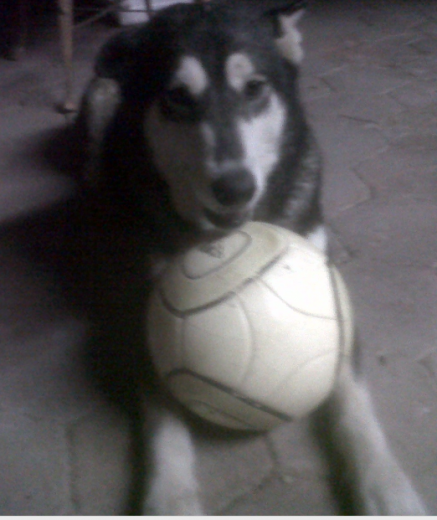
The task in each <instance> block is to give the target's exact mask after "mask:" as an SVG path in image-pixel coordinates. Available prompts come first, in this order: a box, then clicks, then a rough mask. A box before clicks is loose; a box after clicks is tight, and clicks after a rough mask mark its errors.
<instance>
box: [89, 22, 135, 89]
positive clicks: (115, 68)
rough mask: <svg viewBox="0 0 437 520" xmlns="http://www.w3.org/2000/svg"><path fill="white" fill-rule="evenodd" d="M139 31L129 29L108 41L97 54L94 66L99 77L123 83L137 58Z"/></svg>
mask: <svg viewBox="0 0 437 520" xmlns="http://www.w3.org/2000/svg"><path fill="white" fill-rule="evenodd" d="M138 33H139V30H138V28H133V29H132V28H131V29H127V30H124V31H122V32H120V33H118V34H117V35H115V36H113V37H112V38H110V39H109V40H108V41H107V42H106V44H105V45H104V46H103V47H102V49H101V50H100V53H99V55H98V56H97V60H96V63H95V67H94V70H95V73H96V75H97V76H98V77H100V78H110V79H114V80H116V81H118V82H119V83H122V81H123V79H124V78H125V77H126V74H127V72H128V70H129V69H130V67H132V65H133V64H134V62H135V59H136V52H137V48H138V40H139V37H138Z"/></svg>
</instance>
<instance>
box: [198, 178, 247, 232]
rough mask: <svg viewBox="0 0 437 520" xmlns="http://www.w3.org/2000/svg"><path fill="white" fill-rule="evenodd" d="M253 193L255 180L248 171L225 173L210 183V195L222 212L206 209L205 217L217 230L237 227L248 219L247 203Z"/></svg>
mask: <svg viewBox="0 0 437 520" xmlns="http://www.w3.org/2000/svg"><path fill="white" fill-rule="evenodd" d="M255 192H256V184H255V180H254V178H253V176H252V175H251V174H250V172H249V171H247V170H245V169H244V168H241V169H236V170H233V171H232V172H227V173H226V174H224V175H221V176H220V177H219V178H218V179H216V180H215V181H213V182H212V183H211V194H212V196H213V198H214V199H215V201H216V202H217V203H218V205H219V206H220V207H221V208H222V210H219V211H213V210H211V209H207V208H206V209H205V216H206V217H207V218H208V220H209V221H210V222H211V223H212V224H214V225H215V226H217V227H219V228H223V229H232V228H236V227H239V226H241V225H242V224H244V223H245V222H246V221H247V220H248V219H249V217H250V214H251V211H250V210H248V203H249V202H250V201H251V200H252V198H253V196H254V195H255Z"/></svg>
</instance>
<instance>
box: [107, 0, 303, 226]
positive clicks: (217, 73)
mask: <svg viewBox="0 0 437 520" xmlns="http://www.w3.org/2000/svg"><path fill="white" fill-rule="evenodd" d="M297 7H299V6H298V5H297V2H296V1H295V2H290V1H279V0H276V1H275V0H271V1H267V2H263V1H261V0H260V1H249V0H244V1H243V0H242V1H239V2H231V1H228V0H222V1H217V2H216V1H212V2H209V3H206V4H204V5H198V4H196V5H195V4H190V5H187V4H184V5H182V4H181V5H177V6H174V7H171V8H169V9H166V10H164V11H162V12H161V13H159V14H158V15H157V16H156V17H155V18H154V19H152V21H151V22H149V23H148V24H147V25H146V26H144V27H143V28H141V29H139V30H134V31H132V32H131V33H127V34H125V35H122V36H121V37H119V38H118V39H115V40H114V41H113V42H112V43H110V44H109V45H108V46H107V48H106V49H104V52H103V53H102V55H101V58H100V61H99V63H98V73H99V74H100V75H102V76H107V77H113V78H114V79H115V80H116V81H117V82H118V83H119V84H120V85H121V91H122V93H123V94H122V95H123V97H124V100H123V102H124V103H125V104H127V105H130V106H131V109H132V108H133V109H134V110H138V111H139V112H141V114H142V116H141V126H142V128H141V131H142V132H143V137H144V144H145V147H146V149H147V153H148V154H149V155H150V156H151V157H152V161H153V163H154V166H155V167H156V171H158V172H159V175H160V176H161V178H162V179H163V180H164V181H165V183H166V184H167V186H168V189H169V192H170V198H171V201H172V204H173V207H174V209H175V210H176V212H177V213H178V214H179V215H180V216H181V217H182V218H183V219H184V220H186V221H188V222H190V223H192V224H195V225H196V227H197V228H199V229H201V230H205V231H211V230H215V231H217V230H222V231H224V232H226V231H228V230H231V229H233V228H235V227H238V226H240V225H241V224H243V223H244V222H245V221H247V220H248V219H250V218H251V217H252V215H253V212H254V210H255V208H256V206H257V204H258V202H259V201H260V199H261V198H262V196H263V194H264V191H265V188H266V185H267V183H268V179H269V177H270V175H271V174H272V172H273V171H274V169H275V167H276V166H277V164H278V162H279V160H280V157H281V153H282V150H283V147H284V146H286V145H288V142H289V140H290V135H291V134H293V131H294V126H293V125H294V123H293V121H295V120H297V119H298V115H299V107H298V103H297V101H296V99H297V98H296V73H297V70H296V67H297V64H298V63H299V62H300V60H301V58H302V49H301V37H300V33H299V31H298V29H297V22H298V20H299V18H300V15H301V9H297Z"/></svg>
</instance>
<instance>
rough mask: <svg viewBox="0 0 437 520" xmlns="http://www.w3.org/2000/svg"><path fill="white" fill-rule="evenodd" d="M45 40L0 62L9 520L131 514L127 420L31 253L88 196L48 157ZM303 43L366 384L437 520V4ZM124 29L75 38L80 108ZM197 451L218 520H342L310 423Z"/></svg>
mask: <svg viewBox="0 0 437 520" xmlns="http://www.w3.org/2000/svg"><path fill="white" fill-rule="evenodd" d="M36 27H37V24H36V21H35V29H34V30H32V31H31V33H30V35H29V38H28V43H27V47H26V52H25V54H24V55H23V56H22V58H21V59H20V60H19V61H16V62H10V61H5V60H1V61H0V225H1V228H0V468H2V471H1V478H0V514H2V515H5V514H9V515H17V514H20V515H31V514H34V515H39V514H52V515H61V514H72V515H76V514H102V515H106V514H118V513H120V512H122V511H123V510H124V509H123V508H124V507H125V505H126V501H127V499H128V498H129V496H131V495H132V491H131V484H132V482H131V473H132V471H131V469H132V468H131V462H132V460H131V459H132V456H131V455H132V441H131V437H130V431H131V430H130V425H129V421H128V419H127V416H126V415H125V414H123V413H122V412H121V411H120V410H119V409H118V408H117V407H116V406H115V405H114V404H112V403H111V402H110V401H109V400H107V399H106V398H105V397H104V395H103V394H102V393H100V392H99V391H98V390H97V389H96V386H95V385H94V383H93V381H92V380H91V378H90V377H89V375H88V373H87V370H86V368H85V366H84V363H83V358H82V352H83V346H84V344H85V343H86V336H87V325H88V324H87V321H86V319H85V318H84V317H83V315H81V314H80V313H76V312H74V310H73V308H72V306H71V305H69V302H68V301H67V300H66V299H65V297H64V295H63V294H62V293H61V291H60V289H59V287H58V285H57V282H56V277H55V276H53V273H52V272H51V270H50V268H48V267H47V263H46V264H44V262H38V261H37V260H36V259H35V258H34V257H32V255H28V254H26V253H25V252H24V251H25V250H26V247H25V246H26V245H27V243H28V241H33V242H35V241H36V242H38V240H39V238H38V234H37V230H38V229H40V228H38V225H37V224H35V222H36V221H38V218H39V215H40V214H41V211H42V210H44V211H45V212H47V210H48V209H49V208H51V207H53V205H54V204H58V203H60V204H61V205H62V204H63V203H65V201H66V200H67V199H68V198H69V197H70V196H72V195H73V193H74V184H73V183H72V182H71V180H70V179H69V177H68V175H67V174H66V173H65V172H63V171H60V170H59V169H57V168H56V167H55V166H54V165H53V163H48V162H47V161H44V160H42V159H41V154H40V152H39V150H40V148H41V143H43V142H45V141H47V136H49V135H50V134H51V132H52V131H53V130H56V129H59V128H61V127H63V126H64V125H65V123H66V118H65V116H62V115H60V114H59V113H58V112H56V110H55V109H54V107H55V105H56V104H57V103H59V102H60V101H61V99H62V93H63V74H62V67H61V62H60V56H59V42H58V39H57V38H58V36H57V30H56V26H55V18H54V16H53V15H50V16H48V17H47V19H45V20H44V23H43V24H42V29H43V30H42V31H38V30H36ZM302 28H303V31H304V36H305V44H306V49H307V54H306V59H305V62H304V66H303V75H302V94H303V97H304V99H305V102H306V106H307V108H308V112H309V114H310V118H311V121H312V123H313V126H314V128H315V131H316V134H317V135H318V138H319V140H320V143H321V145H322V148H323V150H324V154H325V186H324V209H325V213H326V218H327V222H328V225H329V230H330V234H331V238H332V250H333V256H334V259H335V260H336V262H337V264H338V265H339V268H340V270H341V271H342V273H343V274H344V276H345V279H346V281H347V283H348V285H349V287H350V291H351V294H352V300H353V303H354V306H355V313H356V320H357V323H358V325H359V328H360V331H361V338H362V343H363V346H364V355H363V370H364V373H365V375H366V377H367V379H368V381H369V382H370V384H371V386H372V388H373V396H374V400H375V405H376V408H377V410H378V414H379V416H380V417H381V420H382V422H383V424H384V427H385V430H386V431H387V434H388V437H389V439H390V442H391V443H392V445H393V447H394V450H395V452H396V454H397V455H398V457H399V459H400V460H401V462H402V464H403V465H404V466H405V468H406V469H407V470H408V472H409V474H410V475H411V477H412V479H413V480H414V482H415V484H416V487H417V489H418V491H419V492H420V494H421V495H422V496H423V498H424V500H425V502H426V504H427V507H428V509H429V511H430V513H432V514H437V491H436V489H437V435H436V432H437V320H436V316H437V241H436V240H435V230H436V229H437V99H436V94H437V3H436V2H432V1H431V0H429V1H427V2H414V1H407V0H403V1H402V0H393V1H376V0H375V1H368V2H361V1H356V2H347V1H343V2H328V1H325V2H321V1H320V2H316V3H315V4H314V5H313V7H312V9H311V10H310V12H309V14H308V16H307V17H306V18H305V19H304V20H303V22H302ZM113 30H114V29H113V28H111V27H110V26H108V25H104V24H101V23H97V24H94V25H92V26H90V27H88V28H86V29H82V30H80V31H78V32H77V33H76V48H75V52H76V79H75V91H76V93H77V96H78V95H79V92H80V90H81V88H82V87H83V85H84V84H85V82H86V80H87V78H88V77H89V75H90V71H91V65H92V60H93V57H94V55H95V53H96V50H97V48H98V46H99V45H100V44H101V42H102V41H103V40H104V39H105V38H106V37H107V36H108V35H109V34H110V33H111V32H112V31H113ZM44 229H46V231H47V230H49V229H50V228H44ZM23 230H24V231H23ZM47 232H48V231H47ZM45 238H47V237H45ZM42 242H44V240H42ZM195 437H196V446H197V449H198V452H199V460H200V464H199V473H200V481H201V482H202V483H203V491H202V495H203V499H204V503H205V506H206V510H207V512H208V513H215V514H227V515H242V514H246V515H260V514H276V515H298V514H302V515H306V514H313V515H314V514H321V515H326V514H339V513H340V512H341V510H340V507H339V505H338V502H337V501H336V500H335V497H334V495H335V493H334V492H333V489H332V485H331V483H330V478H329V471H328V466H327V463H326V460H325V458H324V454H323V453H322V451H321V449H320V447H319V446H318V445H317V444H316V443H315V442H314V440H313V438H312V437H311V436H310V435H309V430H308V424H307V422H306V421H302V423H299V424H291V425H286V426H282V427H280V428H278V429H277V430H275V431H273V432H271V433H270V434H268V435H266V436H255V437H250V438H241V437H232V438H226V437H224V436H220V435H215V434H211V433H207V432H203V431H202V429H199V430H196V433H195Z"/></svg>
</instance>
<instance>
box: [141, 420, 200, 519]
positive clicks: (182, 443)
mask: <svg viewBox="0 0 437 520" xmlns="http://www.w3.org/2000/svg"><path fill="white" fill-rule="evenodd" d="M162 414H163V416H162V417H160V418H159V421H160V423H159V426H158V428H157V430H156V431H155V432H154V434H153V436H152V453H153V454H154V457H155V461H154V463H155V470H154V474H153V476H152V480H151V487H150V491H149V494H148V497H147V503H146V509H147V512H151V513H154V514H159V515H166V516H167V515H172V516H173V515H184V516H185V515H201V514H202V507H201V505H200V501H199V496H198V489H197V480H196V476H195V454H194V447H193V444H192V442H191V437H190V433H189V432H188V429H187V427H186V425H185V424H184V423H183V422H182V421H181V420H180V419H179V418H178V417H176V416H175V415H173V414H171V413H168V412H165V411H162Z"/></svg>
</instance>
